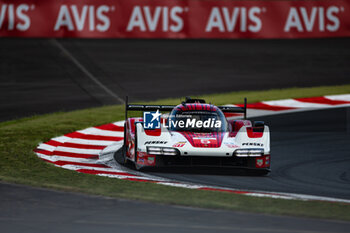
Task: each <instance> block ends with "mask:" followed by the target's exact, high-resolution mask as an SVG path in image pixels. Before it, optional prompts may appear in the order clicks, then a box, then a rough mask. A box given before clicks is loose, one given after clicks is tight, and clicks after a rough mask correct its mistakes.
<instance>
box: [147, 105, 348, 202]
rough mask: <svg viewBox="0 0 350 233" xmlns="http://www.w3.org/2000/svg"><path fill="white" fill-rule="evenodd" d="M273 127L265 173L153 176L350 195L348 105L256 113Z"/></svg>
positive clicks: (202, 171)
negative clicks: (268, 113)
mask: <svg viewBox="0 0 350 233" xmlns="http://www.w3.org/2000/svg"><path fill="white" fill-rule="evenodd" d="M256 120H264V121H265V123H266V124H267V125H269V127H270V130H271V169H272V172H271V173H270V174H269V175H268V176H263V177H258V176H251V175H249V173H248V174H247V173H246V171H243V170H241V171H240V170H238V171H237V170H232V169H222V168H211V169H210V168H198V169H193V168H173V169H169V168H168V169H163V170H162V171H161V172H151V174H153V175H157V176H161V177H166V178H171V179H176V180H180V181H187V182H193V183H199V184H206V185H216V186H223V187H229V188H240V189H248V190H262V191H274V192H287V193H299V194H309V195H317V196H326V197H335V198H343V199H350V157H349V151H350V143H349V142H350V108H336V109H328V110H317V111H308V112H298V113H292V114H280V115H272V116H265V117H258V118H256Z"/></svg>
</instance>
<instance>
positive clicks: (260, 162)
mask: <svg viewBox="0 0 350 233" xmlns="http://www.w3.org/2000/svg"><path fill="white" fill-rule="evenodd" d="M270 160H271V159H270V155H263V156H259V157H237V156H225V157H223V156H222V157H221V156H220V157H219V156H215V157H213V156H198V155H196V156H191V155H186V156H182V155H176V156H166V155H150V154H147V153H145V152H139V153H138V159H137V164H138V165H139V166H142V167H146V166H149V167H166V166H174V167H176V166H190V167H196V166H213V167H241V168H250V169H264V170H266V169H268V170H269V169H270Z"/></svg>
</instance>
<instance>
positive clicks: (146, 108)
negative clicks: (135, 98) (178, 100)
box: [125, 96, 176, 121]
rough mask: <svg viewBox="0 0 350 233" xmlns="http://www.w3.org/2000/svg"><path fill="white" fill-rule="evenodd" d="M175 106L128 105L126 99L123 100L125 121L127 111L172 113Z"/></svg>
mask: <svg viewBox="0 0 350 233" xmlns="http://www.w3.org/2000/svg"><path fill="white" fill-rule="evenodd" d="M175 107H176V106H175V105H148V104H146V105H144V104H129V101H128V97H127V96H126V98H125V121H126V120H127V119H128V111H157V110H159V111H169V112H170V111H172V110H173V109H174V108H175Z"/></svg>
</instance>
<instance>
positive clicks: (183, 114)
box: [115, 98, 271, 174]
mask: <svg viewBox="0 0 350 233" xmlns="http://www.w3.org/2000/svg"><path fill="white" fill-rule="evenodd" d="M128 111H143V117H132V118H128ZM169 111H170V114H161V113H160V112H169ZM246 112H247V108H246V100H245V104H244V106H242V107H228V106H214V105H212V104H207V103H205V101H204V100H201V99H191V98H186V101H184V102H182V104H180V105H177V106H169V105H139V104H128V102H127V101H126V106H125V118H126V121H125V125H124V145H123V147H122V150H121V152H120V153H119V155H118V154H116V156H115V157H116V160H117V161H118V162H119V163H121V164H125V163H127V162H132V163H134V164H135V167H136V168H137V169H140V168H143V167H150V166H151V167H154V166H225V167H226V166H227V167H233V168H247V169H253V170H254V171H258V174H267V173H268V172H269V171H270V160H271V158H270V132H269V127H268V126H266V125H265V124H264V123H263V122H261V121H259V122H254V124H252V122H251V121H250V120H247V119H246ZM230 113H241V114H243V117H242V119H239V120H237V119H235V120H234V119H230V118H229V117H228V118H226V116H225V114H230Z"/></svg>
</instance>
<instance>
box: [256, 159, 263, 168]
mask: <svg viewBox="0 0 350 233" xmlns="http://www.w3.org/2000/svg"><path fill="white" fill-rule="evenodd" d="M263 165H264V159H256V167H262V166H263Z"/></svg>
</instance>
